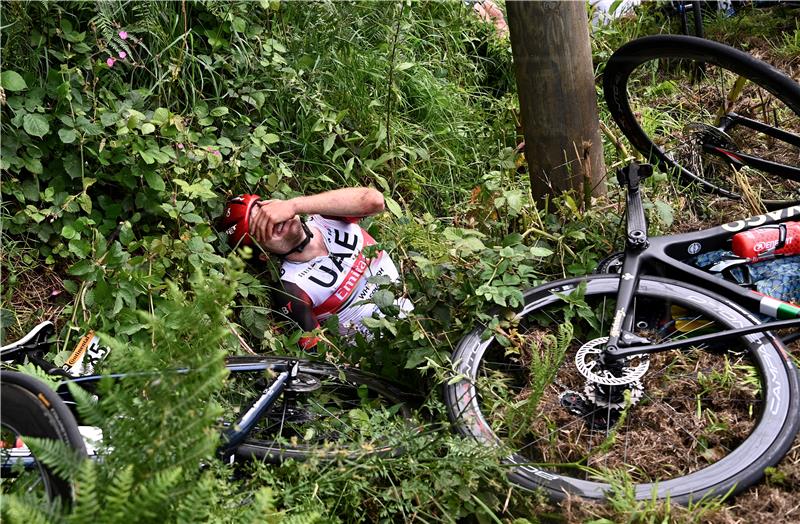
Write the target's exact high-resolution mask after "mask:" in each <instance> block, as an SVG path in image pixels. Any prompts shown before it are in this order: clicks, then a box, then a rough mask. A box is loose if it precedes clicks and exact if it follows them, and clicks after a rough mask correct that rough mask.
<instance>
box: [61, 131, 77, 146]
mask: <svg viewBox="0 0 800 524" xmlns="http://www.w3.org/2000/svg"><path fill="white" fill-rule="evenodd" d="M58 137H59V138H60V139H61V141H62V142H64V143H65V144H71V143H73V142H74V141H75V139H76V138H78V134H77V133H76V132H75V130H74V129H67V128H64V129H59V130H58Z"/></svg>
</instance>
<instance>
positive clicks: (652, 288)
mask: <svg viewBox="0 0 800 524" xmlns="http://www.w3.org/2000/svg"><path fill="white" fill-rule="evenodd" d="M618 285H619V277H618V276H615V275H593V276H589V277H583V278H573V279H567V280H562V281H558V282H554V283H551V284H547V285H544V286H541V287H538V288H535V289H532V290H529V291H528V292H527V293H526V294H525V306H524V308H523V309H522V310H521V311H519V312H518V313H516V314H515V315H513V316H511V317H509V316H502V315H501V316H499V317H497V318H498V319H502V318H506V319H508V318H510V320H502V321H501V322H500V324H499V325H497V326H496V327H494V328H493V329H492V330H491V331H490V336H489V337H488V338H486V337H485V336H484V331H485V328H478V329H475V330H474V331H473V332H471V333H470V334H469V335H468V336H466V337H465V338H464V339H463V340H462V341H461V342H460V343H459V345H458V347H457V349H456V351H455V352H454V354H453V357H452V359H453V365H454V372H455V373H456V376H457V377H458V376H460V377H462V378H461V380H458V381H456V382H455V383H452V384H449V385H448V386H446V388H445V403H446V405H447V408H448V412H449V415H450V418H451V420H452V422H453V423H454V424H455V427H456V428H457V430H458V431H459V432H460V433H462V434H464V435H467V436H469V437H473V438H475V439H478V440H479V441H480V442H483V443H485V444H486V445H491V446H502V447H504V448H506V449H507V450H508V456H507V461H508V463H509V465H510V466H512V467H511V469H510V473H509V477H510V479H511V481H513V482H515V483H516V484H518V485H520V486H522V487H525V488H528V489H533V490H536V489H541V490H543V491H544V492H546V494H547V495H549V496H550V497H552V498H556V499H560V498H563V497H565V496H567V495H577V496H580V497H584V498H587V499H595V500H601V499H604V498H605V497H606V495H607V493H609V491H610V490H613V489H616V488H619V487H621V486H625V487H629V488H631V489H632V490H633V493H634V494H635V497H636V498H637V499H641V500H646V499H651V498H653V497H657V498H659V499H665V498H667V497H669V499H670V500H671V501H673V502H677V503H687V502H689V501H692V500H695V501H696V500H699V499H700V498H702V497H704V496H707V495H716V496H723V495H726V494H728V493H729V492H738V491H740V490H742V489H744V488H745V487H747V486H749V485H751V484H752V483H754V482H756V481H757V480H758V479H760V478H761V477H762V476H763V473H764V468H765V467H768V466H772V465H774V464H776V463H777V462H778V461H779V460H780V459H781V457H782V456H783V455H784V454H785V453H786V452H787V451H788V449H789V448H790V446H791V444H792V440H793V438H794V436H795V433H796V432H797V430H798V422H799V421H798V417H797V413H798V383H797V375H796V372H795V369H794V367H793V366H792V364H791V362H790V361H789V360H788V357H787V355H786V354H785V353H784V351H783V348H782V346H781V345H780V343H779V342H778V341H777V340H776V339H775V338H774V336H772V335H771V334H769V333H760V334H755V335H748V336H746V337H742V338H740V339H736V340H733V341H730V342H729V343H728V344H727V345H726V346H725V347H724V348H722V347H720V345H716V346H715V347H714V348H704V347H691V348H686V349H682V350H674V351H667V352H663V353H659V354H655V355H652V356H651V357H650V358H649V360H646V359H642V358H638V359H636V358H635V359H631V360H630V361H629V362H626V363H625V367H624V368H623V369H622V370H620V372H619V373H616V374H608V373H606V372H604V371H603V369H604V368H603V366H602V365H600V364H599V362H598V357H599V354H600V351H601V350H602V348H603V347H604V343H605V341H606V340H607V338H605V336H606V335H607V334H608V330H609V329H610V326H611V324H612V320H611V319H612V318H613V317H614V315H615V311H616V307H615V300H616V293H617V288H618ZM628 315H632V317H629V318H632V319H633V320H634V325H635V334H636V335H638V336H640V337H643V338H647V339H648V340H650V341H652V342H658V341H665V340H668V339H674V338H675V337H680V336H684V337H685V336H690V335H692V334H699V333H700V332H713V331H714V330H720V329H722V328H725V327H734V326H736V327H739V326H746V325H751V324H753V323H754V322H755V320H754V319H753V318H752V317H750V316H749V315H748V314H747V313H745V312H743V311H741V310H740V309H738V308H737V307H736V306H734V305H731V304H730V303H728V302H727V301H724V300H723V299H721V298H719V297H717V296H715V295H712V294H710V293H708V292H706V291H704V290H702V289H700V288H697V287H693V286H689V285H686V284H681V283H677V282H670V281H667V280H664V279H659V278H649V277H648V278H643V279H642V280H641V282H640V284H639V287H638V290H637V293H636V298H635V302H634V304H633V307H632V311H630V312H629V313H628ZM587 376H588V377H590V378H587ZM603 381H606V382H608V381H611V382H614V381H616V383H615V384H613V385H607V384H605V383H604V382H603Z"/></svg>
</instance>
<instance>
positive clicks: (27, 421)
mask: <svg viewBox="0 0 800 524" xmlns="http://www.w3.org/2000/svg"><path fill="white" fill-rule="evenodd" d="M1 375H2V378H0V404H2V405H1V406H0V432H1V436H0V466H2V469H1V471H2V481H0V482H1V484H0V485H2V493H3V495H6V494H11V493H14V494H19V495H24V496H28V497H31V496H32V497H37V498H40V499H42V500H53V499H55V498H61V499H62V500H63V501H69V500H70V499H71V498H72V487H71V486H70V484H69V482H67V480H66V479H64V478H61V477H59V476H58V475H57V474H56V473H55V472H54V471H53V470H52V469H51V468H50V467H48V466H46V465H44V464H42V463H41V462H39V461H38V460H37V458H36V456H35V455H34V454H33V453H32V452H31V450H30V449H29V448H28V446H27V445H25V438H26V437H37V438H44V439H54V440H60V441H62V442H65V443H66V444H68V445H69V446H70V447H71V448H72V449H74V450H75V453H76V454H78V455H79V456H81V457H86V448H85V447H84V443H83V439H82V438H81V435H80V432H79V431H78V424H77V422H75V418H74V417H73V415H72V413H71V412H70V411H69V409H68V408H67V407H66V405H65V404H64V403H63V401H61V399H60V398H59V397H58V395H56V394H55V393H54V392H53V391H52V390H51V389H50V388H49V387H48V386H47V385H46V384H44V383H42V382H41V381H39V380H36V379H35V378H33V377H30V376H28V375H24V374H22V373H17V372H14V371H3V372H2V374H1Z"/></svg>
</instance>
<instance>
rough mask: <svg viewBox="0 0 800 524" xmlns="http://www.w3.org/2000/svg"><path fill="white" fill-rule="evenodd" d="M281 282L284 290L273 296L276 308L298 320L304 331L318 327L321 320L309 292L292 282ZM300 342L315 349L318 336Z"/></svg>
mask: <svg viewBox="0 0 800 524" xmlns="http://www.w3.org/2000/svg"><path fill="white" fill-rule="evenodd" d="M281 284H282V285H283V290H282V291H278V292H276V293H275V296H274V297H273V299H274V301H275V308H276V309H277V310H278V311H280V312H281V313H282V314H283V315H285V316H286V317H288V318H289V319H291V320H293V321H294V322H296V323H297V325H298V326H299V327H300V329H302V330H303V331H313V330H314V329H316V328H318V327H319V322H318V321H317V316H316V315H315V314H314V311H313V309H312V307H313V304H312V303H311V298H310V297H309V296H308V294H306V292H305V291H303V290H302V289H300V286H298V285H297V284H294V283H292V282H285V281H281ZM298 344H300V347H301V348H303V349H306V350H311V349H314V348H315V347H316V345H317V337H303V338H301V339H300V340H299V342H298Z"/></svg>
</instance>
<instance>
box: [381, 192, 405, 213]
mask: <svg viewBox="0 0 800 524" xmlns="http://www.w3.org/2000/svg"><path fill="white" fill-rule="evenodd" d="M383 200H384V201H385V202H386V207H387V208H389V212H390V213H392V214H393V215H394V216H396V217H397V218H403V209H402V208H401V207H400V204H398V203H397V202H395V200H394V199H393V198H392V197H389V196H384V197H383Z"/></svg>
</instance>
